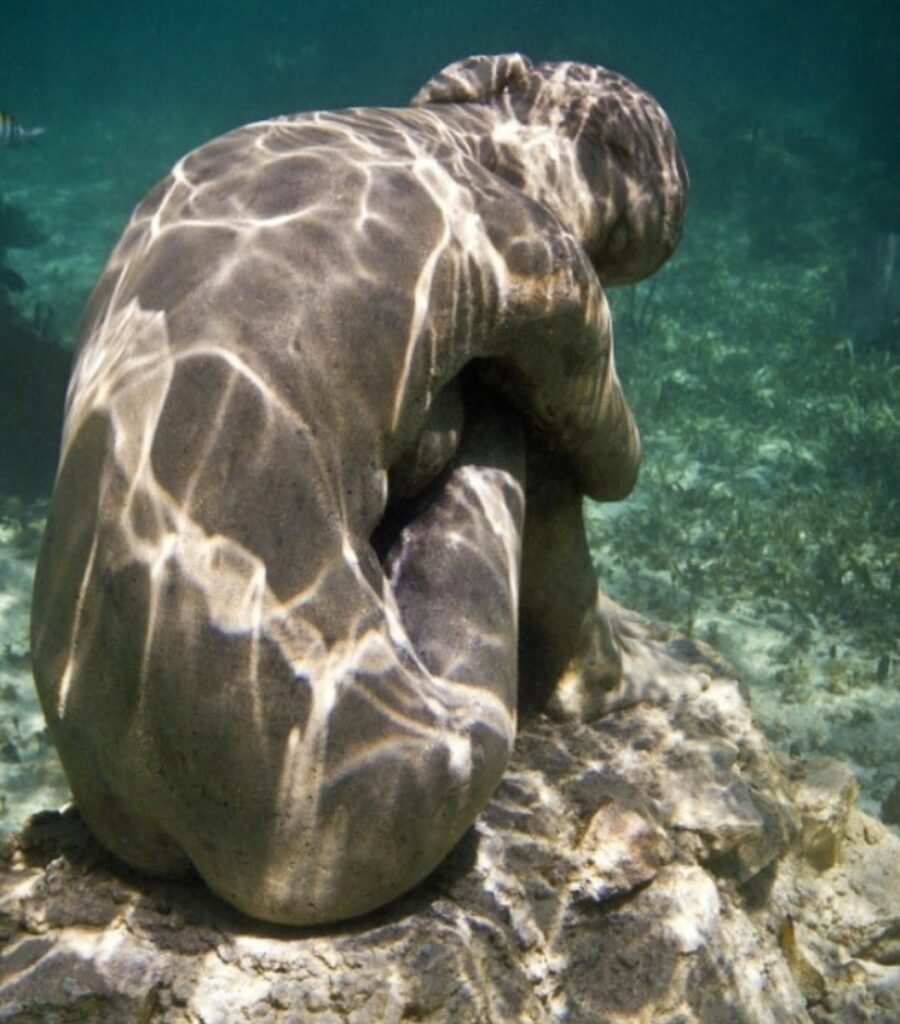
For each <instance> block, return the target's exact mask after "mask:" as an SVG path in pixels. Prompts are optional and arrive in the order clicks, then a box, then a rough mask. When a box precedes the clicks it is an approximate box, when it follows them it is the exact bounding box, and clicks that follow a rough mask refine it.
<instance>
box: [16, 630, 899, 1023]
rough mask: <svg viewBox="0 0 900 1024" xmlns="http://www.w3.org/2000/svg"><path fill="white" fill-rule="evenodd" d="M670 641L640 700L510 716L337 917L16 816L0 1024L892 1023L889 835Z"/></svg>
mask: <svg viewBox="0 0 900 1024" xmlns="http://www.w3.org/2000/svg"><path fill="white" fill-rule="evenodd" d="M687 650H688V647H686V648H685V651H686V652H687ZM691 652H692V657H693V659H694V660H693V669H692V671H691V672H685V673H684V674H683V675H681V676H680V677H678V678H677V679H673V680H672V681H671V685H670V687H669V691H668V693H667V695H666V696H665V697H663V698H660V699H659V700H657V701H656V702H653V703H650V702H646V703H642V704H639V705H636V706H634V707H631V708H627V709H621V710H618V711H615V712H613V713H611V714H610V715H608V716H606V717H604V718H603V719H601V720H600V721H598V722H594V723H590V724H573V723H557V722H551V721H550V720H548V719H545V718H536V719H532V720H530V721H526V722H524V723H523V724H522V727H521V730H520V734H519V737H518V740H517V744H516V750H515V753H514V756H513V760H512V762H511V764H510V767H509V770H508V771H507V773H506V776H505V777H504V780H503V782H502V784H501V786H500V788H499V789H498V791H497V792H496V794H495V796H494V797H493V799H492V800H491V801H490V802H489V804H488V805H487V808H486V809H485V811H484V812H483V813H482V815H481V816H480V817H479V819H478V821H477V822H476V824H475V826H474V827H473V828H472V829H471V830H470V831H469V832H468V833H467V834H466V836H465V837H464V838H463V840H462V841H461V843H460V844H459V845H458V846H457V847H456V849H455V850H454V851H453V853H452V854H451V856H450V857H449V858H448V859H447V860H446V861H445V862H444V863H443V864H442V865H441V867H440V868H439V869H438V871H437V872H435V873H434V874H433V875H432V876H431V877H430V878H429V879H428V880H427V881H426V882H425V883H424V884H423V885H421V886H419V887H418V888H417V889H416V890H415V891H413V892H412V893H411V894H410V895H409V896H407V897H405V898H404V899H402V900H400V901H398V902H396V903H394V904H392V905H391V906H389V907H387V908H386V909H384V910H383V911H381V912H379V913H378V914H374V915H370V916H368V917H366V918H361V919H358V920H356V921H352V922H349V923H347V924H345V925H343V926H333V927H331V928H329V929H287V928H279V927H276V926H266V925H262V924H260V923H259V922H253V921H251V920H250V919H248V918H245V917H242V916H241V915H239V914H238V913H237V912H236V911H234V910H233V909H230V908H229V907H227V906H226V905H225V904H223V903H221V902H219V901H218V900H217V899H216V898H215V897H213V896H211V895H210V894H209V893H208V892H207V891H206V890H205V889H204V888H203V886H202V884H201V883H199V882H197V883H196V884H192V883H189V882H184V883H172V882H164V881H154V880H148V879H146V878H142V877H140V876H138V875H135V874H132V873H130V872H129V871H128V870H127V869H125V868H123V867H121V866H120V865H119V864H118V863H117V862H114V861H113V860H112V859H110V857H109V855H108V854H106V853H105V852H104V851H103V850H102V849H101V848H100V847H99V846H98V845H97V844H96V843H95V842H94V841H93V840H92V839H91V838H90V837H89V835H88V833H87V832H86V830H85V828H84V826H83V824H82V823H81V821H80V819H79V817H78V815H77V813H76V812H75V811H74V810H67V811H65V812H64V813H62V814H57V813H48V814H46V815H44V816H41V817H39V818H38V819H36V820H34V821H33V822H32V823H31V825H30V826H29V827H28V828H27V829H26V830H25V832H24V833H23V834H22V835H21V836H19V837H18V838H17V839H16V840H15V841H14V842H13V843H11V844H9V846H8V847H7V849H6V851H5V856H4V860H3V862H2V866H0V1021H2V1022H3V1024H12V1022H15V1024H23V1022H37V1021H41V1022H63V1021H65V1022H68V1021H104V1022H118V1021H129V1022H130V1021H162V1022H166V1024H197V1022H203V1024H230V1022H234V1021H273V1022H301V1021H313V1022H316V1024H344V1022H347V1024H350V1022H353V1024H363V1022H366V1024H368V1022H372V1024H375V1022H377V1024H393V1022H397V1024H399V1022H404V1021H427V1022H430V1024H438V1022H448V1024H449V1022H451V1021H452V1022H453V1024H476V1022H477V1024H506V1022H520V1021H521V1022H535V1024H537V1022H540V1024H549V1022H551V1021H565V1022H567V1024H607V1022H608V1024H624V1022H629V1024H631V1022H634V1024H637V1022H641V1024H651V1022H652V1024H662V1022H665V1024H676V1022H677V1024H694V1022H704V1024H744V1022H746V1024H769V1022H771V1024H781V1022H792V1024H794V1022H816V1024H825V1022H834V1024H845V1022H846V1024H850V1022H854V1024H855V1022H869V1024H896V1021H897V1020H900V841H898V839H897V838H896V837H894V836H893V835H892V834H891V833H890V831H889V830H888V829H886V828H885V827H884V826H882V825H881V824H880V823H878V822H877V821H875V820H874V819H872V818H869V817H867V816H866V815H864V814H861V813H860V812H858V811H857V810H855V809H854V806H853V795H854V786H853V781H852V777H851V776H849V774H848V773H847V772H846V770H845V769H843V768H842V766H840V765H839V764H837V763H836V762H831V761H826V760H824V759H817V760H816V761H809V762H801V761H792V762H789V763H785V762H783V761H782V760H781V759H780V758H779V757H778V756H777V755H776V754H775V753H774V752H773V751H772V750H771V749H770V748H769V747H768V745H767V744H766V742H765V741H764V740H763V738H762V736H761V735H760V733H759V732H758V731H757V730H756V728H755V727H754V725H753V723H752V718H751V715H750V712H749V708H748V706H747V704H746V702H745V700H744V698H743V697H742V695H741V693H740V690H739V687H738V685H737V683H736V681H735V680H734V679H732V678H730V677H729V674H728V672H727V669H726V667H725V666H723V665H722V664H721V663H719V662H718V661H717V660H716V659H715V658H714V657H713V656H711V655H710V654H709V652H705V651H701V650H700V649H691Z"/></svg>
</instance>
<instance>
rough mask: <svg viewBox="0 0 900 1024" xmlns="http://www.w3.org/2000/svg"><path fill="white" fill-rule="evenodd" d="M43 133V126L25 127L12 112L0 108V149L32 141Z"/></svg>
mask: <svg viewBox="0 0 900 1024" xmlns="http://www.w3.org/2000/svg"><path fill="white" fill-rule="evenodd" d="M43 134H44V129H43V128H25V127H24V126H23V125H21V124H19V121H18V119H17V118H15V117H13V115H12V114H8V113H7V112H6V111H5V110H0V149H11V148H12V147H13V146H21V145H22V143H23V142H34V140H35V139H36V138H37V137H38V136H39V135H43Z"/></svg>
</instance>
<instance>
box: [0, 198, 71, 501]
mask: <svg viewBox="0 0 900 1024" xmlns="http://www.w3.org/2000/svg"><path fill="white" fill-rule="evenodd" d="M45 241H46V235H45V233H44V231H43V229H42V228H41V226H40V225H39V224H37V223H36V221H35V220H34V219H33V218H32V217H31V216H30V214H29V213H28V212H27V211H26V210H25V209H24V208H23V207H22V206H21V205H19V204H17V203H13V202H11V201H9V200H6V199H4V198H3V197H2V196H0V438H2V443H0V494H9V493H11V494H15V495H20V496H26V497H31V496H38V495H43V494H45V493H46V491H47V489H48V487H49V486H50V483H51V482H52V480H53V474H54V472H55V468H56V458H57V453H58V446H59V436H60V430H61V429H62V403H63V399H64V397H65V391H66V380H67V377H68V370H69V362H70V359H71V356H70V353H69V352H67V351H66V350H65V349H64V348H63V347H62V346H61V345H60V342H59V337H58V334H57V331H56V328H55V325H54V317H53V312H52V310H51V309H50V308H49V307H48V306H47V305H46V304H45V303H40V302H39V303H35V304H34V305H33V307H32V309H31V311H30V313H25V312H23V311H22V308H21V305H22V304H21V300H22V299H27V289H28V285H27V282H26V280H25V278H24V277H23V276H22V275H21V274H19V273H18V272H17V271H16V270H14V269H13V268H12V267H10V266H9V265H8V263H7V253H8V251H9V250H10V249H30V248H34V247H36V246H40V245H42V244H43V243H44V242H45ZM23 452H28V458H27V459H26V458H23V457H22V453H23Z"/></svg>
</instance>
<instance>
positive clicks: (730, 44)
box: [0, 0, 900, 829]
mask: <svg viewBox="0 0 900 1024" xmlns="http://www.w3.org/2000/svg"><path fill="white" fill-rule="evenodd" d="M162 7H163V5H159V4H150V3H143V2H142V3H137V2H134V3H130V4H112V3H101V2H96V0H81V2H79V3H77V4H73V3H71V2H57V3H50V2H35V0H30V2H27V3H26V2H24V0H7V2H6V3H5V4H4V7H3V31H2V32H0V109H3V110H8V111H10V112H11V113H13V114H14V115H15V116H16V117H17V118H18V119H19V120H20V121H21V123H22V124H24V125H32V126H42V127H44V128H45V129H46V133H45V134H44V135H43V136H42V137H41V138H40V140H39V141H38V142H37V144H36V145H34V146H24V147H20V148H15V149H0V201H2V205H0V781H2V790H0V829H4V828H12V827H15V826H16V825H17V824H19V823H20V822H21V820H22V817H23V816H24V814H26V813H27V812H29V811H31V810H34V809H37V807H39V806H41V805H46V804H47V803H51V802H54V801H58V800H61V799H64V797H65V787H64V784H63V782H62V780H61V777H60V774H59V770H58V768H57V766H56V762H55V759H54V756H53V753H52V751H51V750H50V749H49V748H48V746H47V744H46V741H45V739H44V737H43V733H42V723H41V718H40V714H39V711H38V709H37V706H36V704H35V702H34V698H33V694H32V689H31V682H30V675H29V671H28V642H27V613H28V588H29V585H30V583H29V581H30V573H31V570H32V567H33V560H34V554H35V549H36V540H37V537H38V536H39V532H40V527H41V523H42V517H43V515H44V514H45V510H46V499H47V497H48V495H49V490H50V486H51V484H52V474H53V467H54V463H55V449H56V443H57V437H58V430H59V414H60V410H61V406H62V400H63V389H64V383H65V373H66V364H67V353H66V350H67V348H68V347H70V346H71V344H72V342H73V340H74V336H75V333H76V329H77V322H78V317H79V314H80V311H81V308H82V306H83V304H84V301H85V299H86V297H87V293H88V291H89V289H90V287H91V285H92V284H93V281H94V280H95V278H96V276H97V274H98V272H99V270H100V268H101V266H102V264H103V261H104V259H105V257H106V255H107V253H108V251H109V249H110V248H111V246H112V245H113V244H114V242H115V240H116V238H117V237H118V234H119V232H120V230H121V228H122V225H123V223H124V222H125V220H126V218H127V216H128V214H129V213H130V211H131V209H132V207H133V206H134V204H135V203H136V202H137V201H138V200H139V199H140V198H141V196H142V195H143V194H144V193H145V192H146V191H147V190H148V189H149V188H150V187H151V186H152V184H153V183H154V182H155V181H156V180H157V179H158V178H159V177H160V176H161V175H162V174H164V173H165V171H166V170H167V168H168V167H169V166H170V165H171V163H172V162H173V161H174V160H175V159H177V158H178V157H179V156H180V155H182V154H183V153H184V152H185V151H186V150H187V149H189V148H191V147H193V146H195V145H198V144H200V143H202V142H203V141H205V140H207V139H208V138H210V137H212V136H214V135H216V134H217V133H219V132H222V131H225V130H227V129H229V128H232V127H234V126H236V125H239V124H241V123H244V122H247V121H251V120H255V119H260V118H264V117H269V116H271V115H274V114H279V113H289V112H294V111H299V110H308V109H317V108H334V107H340V106H345V105H351V104H364V105H377V104H384V105H400V104H403V103H405V102H406V101H407V100H408V98H409V97H410V96H411V95H412V94H413V93H414V92H415V91H416V90H417V89H418V87H419V86H420V85H421V84H422V83H423V82H424V81H425V80H426V79H427V78H429V77H430V76H431V75H432V74H433V73H434V72H435V71H437V70H438V69H439V68H440V67H442V66H443V65H445V64H446V63H448V62H450V61H451V60H455V59H458V58H460V57H462V56H465V55H468V54H471V53H479V52H502V51H509V50H515V49H520V50H522V51H523V52H525V53H527V54H529V55H530V56H531V57H533V58H534V59H538V60H554V59H576V60H582V61H587V62H591V63H601V64H605V65H607V66H609V67H612V68H615V69H616V70H619V71H621V72H623V73H625V74H626V75H628V76H629V77H631V78H633V79H634V80H635V81H637V82H638V83H639V84H640V85H642V86H643V87H645V88H646V89H648V90H649V91H650V92H652V93H653V94H654V95H655V96H656V97H657V98H658V99H659V100H660V102H661V103H662V104H663V106H664V107H665V108H666V109H667V111H668V113H669V115H670V117H671V119H672V121H673V122H674V124H675V127H676V130H677V131H678V133H679V137H680V140H681V143H682V147H683V149H684V152H685V157H686V160H687V163H688V166H689V169H690V171H691V176H692V184H693V190H692V196H691V206H690V211H689V218H688V224H687V228H686V232H685V236H684V240H683V243H682V245H681V248H680V249H679V251H678V252H677V253H676V255H675V257H674V258H673V260H672V261H671V263H670V264H669V265H668V266H667V267H666V268H665V269H664V270H663V271H662V272H661V273H660V274H659V275H658V277H657V278H655V279H654V281H653V282H647V283H644V284H641V285H639V286H637V287H636V288H631V289H622V290H620V291H619V292H617V293H616V294H614V295H613V296H612V302H613V307H614V311H615V316H616V344H617V361H618V365H619V369H620V375H621V376H622V378H623V383H624V386H625V389H626V392H627V394H628V396H629V400H630V401H631V403H632V405H633V408H634V411H635V413H636V416H637V419H638V422H639V424H640V426H641V430H642V433H643V436H644V441H645V462H644V469H643V474H642V479H641V482H640V484H639V487H638V490H637V491H636V493H635V495H634V496H633V497H632V498H631V499H629V501H628V502H626V503H625V504H623V505H622V506H620V507H615V508H611V509H606V508H604V509H601V508H599V507H592V508H591V509H590V511H589V518H590V520H591V524H592V530H593V534H592V539H593V542H594V550H595V555H596V559H597V564H598V570H599V571H600V573H601V575H602V577H603V578H604V580H606V581H607V585H608V587H609V589H610V590H611V591H612V593H613V594H614V595H615V596H616V597H617V598H618V599H620V600H621V601H623V602H624V603H627V604H629V605H632V606H634V607H636V608H638V609H639V610H641V611H642V612H644V613H646V614H648V615H653V616H656V617H659V618H662V619H665V620H667V621H670V622H672V623H674V624H676V625H677V626H678V627H679V628H681V629H683V630H685V631H688V632H690V633H692V634H693V635H696V636H699V637H701V638H703V639H706V640H709V641H711V642H714V643H715V644H716V645H717V646H718V647H719V648H720V649H722V650H723V651H724V652H725V653H726V654H727V655H728V656H729V657H731V658H732V659H733V660H734V661H735V663H736V664H737V665H738V667H739V668H740V669H741V671H742V674H743V676H744V678H745V680H746V681H747V683H748V686H749V688H750V691H751V694H752V696H753V700H754V704H755V706H756V708H757V713H758V715H759V717H760V721H761V722H762V724H763V725H764V727H765V728H766V729H767V731H768V733H769V735H770V736H771V737H772V739H773V740H774V741H775V742H776V743H777V744H779V745H780V746H781V747H782V748H783V749H785V750H790V751H793V752H795V753H808V752H811V751H817V752H822V753H830V754H833V755H834V756H838V757H841V758H844V759H846V760H849V761H850V762H851V764H852V765H853V767H854V768H855V770H856V771H857V773H858V774H859V776H860V779H861V782H862V785H863V794H864V803H865V805H866V807H867V808H868V809H870V810H872V811H874V812H876V813H878V812H879V810H880V808H881V806H882V802H883V801H884V800H885V799H886V798H887V797H888V795H889V793H890V792H891V790H892V788H893V787H894V786H897V785H898V780H900V753H898V744H897V742H896V736H897V735H898V731H900V668H898V660H900V650H898V640H897V632H898V631H897V623H898V621H900V616H898V612H900V609H898V598H897V594H898V592H900V541H898V507H900V485H898V463H900V460H898V456H897V451H898V450H900V431H898V417H900V411H898V410H900V402H898V390H900V373H898V368H897V359H898V351H900V253H898V249H900V189H898V185H897V172H896V168H897V166H898V162H900V130H898V127H897V110H898V109H900V62H898V61H897V54H898V53H900V7H898V5H897V4H895V3H888V2H876V0H868V2H864V3H860V2H858V0H857V2H850V0H847V2H816V3H813V2H797V3H792V4H790V5H785V4H776V3H774V2H755V3H744V4H742V5H737V4H734V3H724V2H719V3H707V2H704V3H684V4H680V5H674V4H671V3H662V2H660V3H628V4H622V3H618V4H611V3H603V2H597V3H592V4H589V5H588V4H584V3H575V2H571V0H557V2H530V3H526V2H520V3H515V4H513V3H509V2H499V3H493V4H491V5H485V4H484V3H481V2H479V3H474V2H465V3H460V2H457V3H455V4H444V3H441V4H437V3H420V4H414V5H413V4H400V3H394V2H386V3H381V4H377V5H375V4H372V5H362V4H357V3H350V2H330V3H327V4H324V3H302V4H301V3H291V2H279V3H277V4H276V3H265V2H260V3H257V4H254V5H252V6H251V5H249V4H246V3H238V2H236V0H228V2H218V3H216V4H215V5H212V4H209V3H200V2H193V3H191V2H184V3H181V4H178V5H169V6H167V7H165V8H163V9H160V8H162ZM488 8H489V9H488Z"/></svg>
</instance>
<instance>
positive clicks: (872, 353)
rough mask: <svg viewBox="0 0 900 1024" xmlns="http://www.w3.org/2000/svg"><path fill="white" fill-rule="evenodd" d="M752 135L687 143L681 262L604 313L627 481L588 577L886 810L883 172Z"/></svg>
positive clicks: (754, 131)
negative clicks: (708, 652)
mask: <svg viewBox="0 0 900 1024" xmlns="http://www.w3.org/2000/svg"><path fill="white" fill-rule="evenodd" d="M754 117H755V118H756V121H754V122H751V121H750V120H749V119H748V118H744V117H743V115H742V114H741V112H740V111H739V110H735V111H732V112H731V116H729V115H728V112H722V114H721V117H720V118H719V119H718V121H717V122H716V124H715V125H714V126H713V127H712V128H708V127H704V128H703V129H702V130H697V131H695V132H693V133H691V134H689V135H687V136H686V137H685V149H686V151H687V154H688V163H689V166H690V169H691V173H692V178H693V181H694V183H695V194H694V198H695V199H696V202H694V204H693V207H692V209H691V210H690V211H689V217H688V226H687V229H686V235H685V239H684V241H683V242H682V245H681V247H680V249H679V251H678V254H677V256H676V258H675V259H674V260H673V262H672V264H671V265H670V266H669V267H667V268H665V269H664V270H663V272H662V273H661V274H660V275H659V279H658V282H656V281H655V282H648V283H646V284H641V285H638V286H637V287H635V288H629V289H623V290H620V291H613V293H612V294H611V297H610V298H611V303H612V306H613V313H614V320H615V325H616V361H617V365H618V368H619V372H620V375H621V377H622V379H623V382H624V386H625V390H626V394H627V395H628V398H629V401H630V402H631V404H632V407H633V409H634V411H635V415H636V418H637V421H638V423H639V424H640V427H641V431H642V435H643V443H644V464H643V468H642V472H641V478H640V480H639V483H638V487H637V489H636V491H635V494H634V495H633V496H632V498H631V499H630V500H629V502H627V503H626V504H625V505H623V506H622V507H621V508H616V507H612V508H610V509H604V508H603V507H598V508H597V509H595V510H594V514H593V530H594V532H593V536H592V541H593V544H594V549H595V557H596V564H597V567H598V571H599V572H600V574H601V579H604V578H605V579H606V580H607V583H608V586H609V588H610V589H611V590H612V593H613V595H614V596H615V597H616V598H617V599H618V600H620V601H621V602H622V603H624V604H626V605H628V606H631V607H637V608H640V609H641V610H642V611H643V612H644V613H646V614H649V615H653V616H656V617H658V618H661V619H664V620H666V621H669V622H672V623H673V624H675V625H677V626H678V627H679V628H681V629H683V630H685V631H686V632H688V633H689V634H693V635H696V636H698V637H700V638H701V639H704V640H707V641H708V642H711V643H713V644H714V645H716V646H717V647H719V648H720V649H721V650H722V651H723V652H724V653H725V654H726V655H727V656H729V657H731V658H732V660H733V661H734V662H735V663H736V665H737V667H738V668H739V669H740V671H741V673H742V675H743V677H744V679H745V681H746V682H747V683H748V686H749V689H750V691H751V693H752V696H753V700H754V704H755V706H756V708H757V713H758V714H759V715H760V718H761V721H762V723H763V725H764V727H765V728H766V729H767V730H768V731H769V735H770V737H771V738H773V739H775V740H776V741H778V742H779V743H780V744H782V745H783V746H784V747H786V748H788V747H789V748H790V749H791V750H793V751H794V752H795V753H808V752H810V751H816V752H821V753H827V754H830V755H832V756H836V757H844V758H847V759H849V760H851V761H852V763H853V765H854V768H855V769H856V770H857V772H858V773H859V774H860V776H861V780H862V784H863V789H864V793H868V794H870V795H872V796H874V797H875V798H876V799H877V801H881V800H883V799H885V798H886V796H887V794H888V793H889V792H890V791H891V790H892V787H893V786H895V785H896V780H897V779H898V778H900V753H898V749H897V745H896V739H895V736H896V730H897V728H898V726H900V650H898V634H897V622H898V621H900V458H898V455H897V453H898V450H900V364H898V356H900V322H898V316H897V312H896V310H897V306H896V305H895V296H896V295H897V294H898V292H897V291H896V290H895V289H900V282H898V279H897V264H896V252H895V250H894V249H893V248H892V243H891V242H890V239H891V238H892V237H895V236H893V235H892V234H891V232H890V231H888V230H882V231H881V232H875V231H873V230H872V228H871V225H872V223H873V222H874V220H875V217H874V215H873V213H872V212H871V210H868V209H865V208H864V207H866V206H867V205H869V204H873V203H875V202H876V201H877V198H878V196H879V194H881V195H882V196H883V198H884V200H885V202H884V209H885V211H887V210H889V209H890V203H889V202H888V200H887V196H886V194H885V193H879V189H880V188H881V183H882V182H883V180H884V169H883V168H882V167H881V166H879V165H878V164H877V163H875V162H871V161H870V162H869V163H864V162H862V161H858V160H857V161H856V162H854V161H853V159H851V156H852V154H849V153H845V152H844V151H843V149H842V147H841V144H840V142H839V140H836V139H834V138H833V137H832V136H831V135H830V134H829V131H828V128H827V125H819V126H818V128H817V127H816V125H815V124H807V125H806V127H805V128H804V132H803V134H802V135H799V136H798V135H796V134H792V133H790V132H783V131H781V130H776V129H775V128H770V127H767V126H766V123H765V122H760V120H759V114H758V113H757V114H755V115H754ZM754 125H756V127H754ZM707 133H708V134H707ZM692 153H693V160H692V158H691V154H692ZM867 182H868V183H869V185H871V188H868V187H866V188H864V187H863V186H864V185H865V183H867ZM861 196H866V197H867V198H866V200H865V202H860V201H859V199H860V197H861ZM883 223H884V224H885V225H889V224H890V223H891V221H890V220H889V219H888V214H887V213H885V220H884V221H883Z"/></svg>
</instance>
